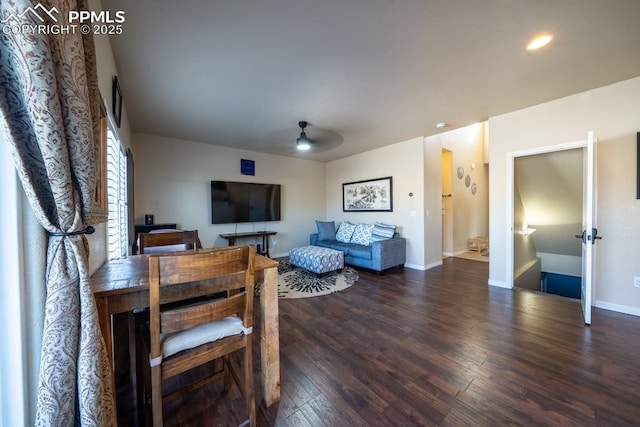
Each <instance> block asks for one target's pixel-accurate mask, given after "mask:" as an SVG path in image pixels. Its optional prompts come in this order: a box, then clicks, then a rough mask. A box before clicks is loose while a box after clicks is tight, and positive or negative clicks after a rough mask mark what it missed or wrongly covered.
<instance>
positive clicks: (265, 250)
mask: <svg viewBox="0 0 640 427" xmlns="http://www.w3.org/2000/svg"><path fill="white" fill-rule="evenodd" d="M276 234H278V232H277V231H251V232H247V233H227V234H221V235H220V237H222V238H223V239H226V240H228V241H229V246H234V245H235V244H236V239H240V238H244V237H254V238H255V237H262V250H260V251H258V252H259V253H260V255H266V256H267V257H269V236H275V235H276ZM269 258H270V257H269Z"/></svg>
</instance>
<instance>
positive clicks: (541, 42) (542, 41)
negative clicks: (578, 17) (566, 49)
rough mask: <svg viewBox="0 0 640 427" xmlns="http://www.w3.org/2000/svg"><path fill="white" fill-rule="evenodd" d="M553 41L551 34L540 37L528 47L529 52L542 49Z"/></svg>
mask: <svg viewBox="0 0 640 427" xmlns="http://www.w3.org/2000/svg"><path fill="white" fill-rule="evenodd" d="M552 39H553V37H552V36H551V35H549V34H545V35H543V36H538V37H536V38H535V39H533V40H532V41H531V42H530V43H529V44H528V45H527V50H536V49H540V48H541V47H544V46H546V45H548V44H549V43H550V42H551V40H552Z"/></svg>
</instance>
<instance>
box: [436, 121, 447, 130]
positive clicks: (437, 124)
mask: <svg viewBox="0 0 640 427" xmlns="http://www.w3.org/2000/svg"><path fill="white" fill-rule="evenodd" d="M446 127H447V124H446V123H445V122H438V123H436V128H437V129H444V128H446Z"/></svg>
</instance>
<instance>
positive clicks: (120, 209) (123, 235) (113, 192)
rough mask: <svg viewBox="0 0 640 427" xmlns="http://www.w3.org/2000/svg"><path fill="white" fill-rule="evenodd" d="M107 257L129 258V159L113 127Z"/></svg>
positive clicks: (109, 151) (109, 152) (109, 137)
mask: <svg viewBox="0 0 640 427" xmlns="http://www.w3.org/2000/svg"><path fill="white" fill-rule="evenodd" d="M107 197H108V208H109V221H108V222H107V255H108V257H109V259H115V258H122V257H125V256H127V245H128V241H127V230H128V224H127V212H128V202H127V159H126V156H125V153H124V149H123V147H122V143H121V142H120V139H119V138H118V136H117V134H116V133H115V132H113V130H112V129H111V126H108V130H107Z"/></svg>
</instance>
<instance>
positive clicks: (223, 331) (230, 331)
mask: <svg viewBox="0 0 640 427" xmlns="http://www.w3.org/2000/svg"><path fill="white" fill-rule="evenodd" d="M242 332H244V326H243V325H242V319H240V318H239V317H238V316H235V315H233V316H228V317H225V318H224V319H222V320H219V321H215V322H211V323H207V324H204V325H200V326H196V327H195V328H191V329H187V330H185V331H180V332H176V333H173V334H163V335H161V337H160V339H161V340H162V355H163V357H169V356H171V355H172V354H176V353H178V352H180V351H182V350H187V349H189V348H194V347H198V346H199V345H202V344H205V343H208V342H213V341H217V340H219V339H222V338H224V337H230V336H232V335H238V334H240V333H242Z"/></svg>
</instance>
